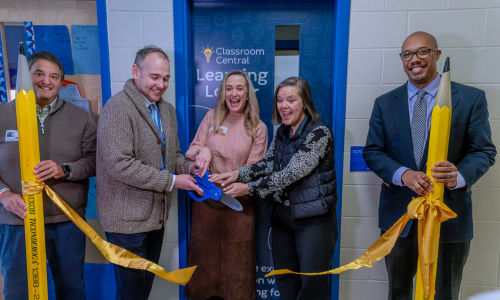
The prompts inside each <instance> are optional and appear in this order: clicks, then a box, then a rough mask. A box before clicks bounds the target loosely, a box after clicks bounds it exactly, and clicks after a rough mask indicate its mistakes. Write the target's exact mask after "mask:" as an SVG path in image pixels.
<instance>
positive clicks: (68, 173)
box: [61, 164, 71, 179]
mask: <svg viewBox="0 0 500 300" xmlns="http://www.w3.org/2000/svg"><path fill="white" fill-rule="evenodd" d="M61 168H62V169H63V171H64V177H63V178H61V179H68V178H69V176H71V167H70V166H68V165H67V164H62V165H61Z"/></svg>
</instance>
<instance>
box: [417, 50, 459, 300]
mask: <svg viewBox="0 0 500 300" xmlns="http://www.w3.org/2000/svg"><path fill="white" fill-rule="evenodd" d="M451 112H452V108H451V77H450V58H449V57H447V58H446V62H445V64H444V69H443V74H442V76H441V82H440V83H439V89H438V93H437V95H436V102H435V105H434V108H433V110H432V121H431V132H430V135H429V150H428V156H427V171H426V174H427V176H429V178H431V179H432V180H433V181H434V179H433V177H432V171H431V169H432V168H433V167H434V165H435V164H436V163H438V162H441V161H446V160H447V159H448V143H449V140H450V126H451ZM444 189H445V186H444V184H443V183H439V182H435V181H434V188H433V190H434V191H433V192H431V193H430V194H429V196H427V197H426V198H427V199H429V200H433V199H439V200H436V201H443V195H444ZM418 227H419V228H418V229H419V231H423V232H424V234H427V235H431V237H432V238H431V239H428V240H429V241H432V242H433V243H434V244H433V245H425V244H424V241H423V240H419V245H418V248H419V253H422V252H421V250H422V249H423V248H427V249H429V250H430V251H428V257H422V255H420V259H419V265H418V273H417V288H416V292H415V299H416V300H420V299H429V300H433V299H434V294H435V289H434V287H435V282H436V269H437V256H438V249H439V232H440V229H441V223H439V222H438V223H436V226H430V227H429V226H426V225H425V221H423V220H419V221H418ZM426 286H427V287H428V289H427V288H426Z"/></svg>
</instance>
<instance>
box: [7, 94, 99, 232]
mask: <svg viewBox="0 0 500 300" xmlns="http://www.w3.org/2000/svg"><path fill="white" fill-rule="evenodd" d="M44 127H45V130H44V132H45V133H44V134H42V132H41V129H40V124H38V139H39V145H40V160H42V161H43V160H52V161H54V162H55V163H57V164H63V163H66V164H67V165H69V166H70V167H71V177H70V179H68V180H64V179H54V178H51V179H48V180H46V181H45V183H46V184H47V185H48V186H50V187H51V188H52V189H53V190H54V191H55V192H56V193H57V194H58V195H59V196H61V198H62V199H63V200H64V201H65V202H66V203H67V204H68V205H69V206H71V208H73V209H74V210H75V211H76V212H77V213H78V214H79V215H80V216H81V217H84V216H85V209H86V207H87V194H88V190H89V180H88V179H89V178H90V177H93V176H95V170H96V165H95V164H96V162H95V159H96V157H95V156H96V150H95V147H96V129H97V126H96V124H95V122H94V120H93V119H92V117H91V116H90V114H89V113H88V112H86V111H84V110H83V109H81V108H79V107H77V106H75V105H73V104H71V103H68V102H65V101H63V100H59V101H58V103H57V104H56V106H55V107H54V110H53V111H52V112H51V113H50V114H49V115H48V116H47V118H46V119H45V122H44ZM7 130H17V120H16V104H15V102H14V101H11V102H8V103H0V190H1V189H3V188H9V189H10V190H11V191H12V192H13V193H16V194H21V193H22V191H21V167H20V159H19V142H11V141H6V131H7ZM43 212H44V215H45V223H60V222H66V221H69V219H68V217H66V215H65V214H64V213H63V212H62V211H61V210H60V209H59V208H58V207H57V206H56V205H55V204H54V202H52V200H50V198H49V197H48V196H47V194H46V193H45V192H43ZM0 224H9V225H24V221H23V220H22V219H21V218H19V217H18V216H17V215H15V214H13V213H11V212H9V211H7V210H6V209H5V208H4V207H3V205H0Z"/></svg>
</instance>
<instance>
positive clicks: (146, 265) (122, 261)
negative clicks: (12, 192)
mask: <svg viewBox="0 0 500 300" xmlns="http://www.w3.org/2000/svg"><path fill="white" fill-rule="evenodd" d="M22 187H23V195H36V194H40V193H41V192H42V191H43V190H45V192H46V193H47V195H48V196H49V197H50V199H52V201H54V203H55V204H56V205H57V206H58V207H59V208H60V209H61V210H62V211H63V212H64V214H65V215H66V216H67V217H68V218H69V219H70V220H71V221H73V223H75V224H76V226H78V227H79V228H80V229H81V230H82V231H83V233H85V234H86V235H87V236H88V237H89V238H90V240H91V241H92V243H94V245H96V247H97V249H99V251H101V253H102V254H103V255H104V257H106V259H107V260H108V261H110V262H111V263H113V264H115V265H120V266H123V267H126V268H132V269H139V270H147V271H149V272H151V273H154V274H156V275H158V276H160V277H161V278H163V279H165V280H167V281H170V282H173V283H177V284H180V285H185V284H186V283H188V282H189V280H190V279H191V276H192V275H193V272H194V270H195V269H196V266H194V267H189V268H186V269H180V270H177V271H173V272H170V273H167V271H165V269H164V268H162V267H160V266H159V265H157V264H155V263H153V262H151V261H149V260H147V259H144V258H142V257H140V256H137V255H135V254H133V253H132V252H130V251H127V250H125V249H123V248H121V247H118V246H116V245H113V244H111V243H108V242H107V241H105V240H103V239H102V238H101V237H100V236H99V235H98V234H97V233H96V232H95V231H94V229H92V227H90V226H89V224H87V223H86V222H85V221H84V220H83V219H82V218H81V217H80V216H79V215H78V214H77V213H76V212H75V211H74V210H73V209H72V208H71V207H69V205H68V204H66V202H64V201H63V200H62V199H61V198H60V197H59V195H57V194H56V192H54V190H52V189H51V188H50V187H49V186H47V185H45V183H43V182H25V181H23V182H22Z"/></svg>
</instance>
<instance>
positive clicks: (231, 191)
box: [223, 182, 248, 198]
mask: <svg viewBox="0 0 500 300" xmlns="http://www.w3.org/2000/svg"><path fill="white" fill-rule="evenodd" d="M223 191H224V193H226V194H228V195H229V196H231V197H234V198H236V197H241V196H245V195H248V184H246V183H241V182H235V183H232V184H230V185H229V186H228V187H227V188H225V189H223Z"/></svg>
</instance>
